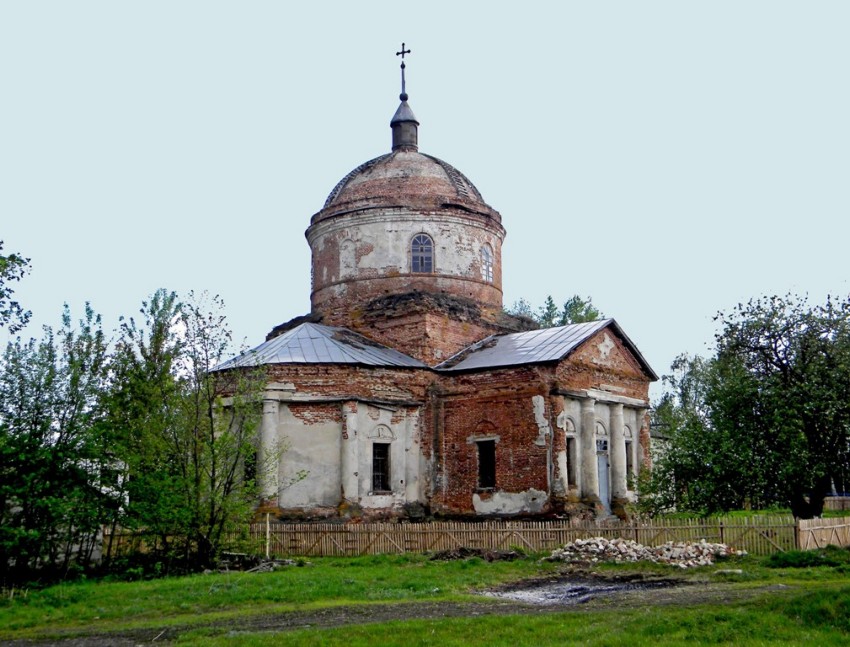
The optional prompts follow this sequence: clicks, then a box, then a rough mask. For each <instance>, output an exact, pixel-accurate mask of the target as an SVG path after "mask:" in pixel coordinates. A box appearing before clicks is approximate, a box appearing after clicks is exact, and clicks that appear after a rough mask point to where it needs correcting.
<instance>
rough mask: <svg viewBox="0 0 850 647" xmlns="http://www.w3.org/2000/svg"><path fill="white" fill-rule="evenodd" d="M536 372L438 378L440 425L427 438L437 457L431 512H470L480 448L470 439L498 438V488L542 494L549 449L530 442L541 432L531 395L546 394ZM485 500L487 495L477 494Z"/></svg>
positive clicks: (522, 370) (519, 370)
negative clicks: (432, 445)
mask: <svg viewBox="0 0 850 647" xmlns="http://www.w3.org/2000/svg"><path fill="white" fill-rule="evenodd" d="M541 377H544V378H545V376H542V375H541V373H540V371H539V370H538V369H537V368H529V367H525V368H512V369H503V370H499V371H493V372H487V373H479V374H464V375H457V376H451V377H442V378H441V379H440V390H441V392H440V396H439V405H440V410H439V412H438V418H439V425H438V427H437V428H436V429H433V428H432V431H434V432H435V436H433V437H432V438H431V440H432V443H433V444H434V445H436V447H435V450H436V451H437V453H438V454H439V456H440V457H441V460H440V465H439V466H438V469H437V471H438V475H437V476H438V478H437V481H438V487H437V488H436V490H435V492H434V496H433V498H432V501H431V505H432V509H433V510H434V511H435V512H439V513H443V514H472V513H474V508H473V504H472V497H473V495H474V494H475V493H476V492H477V491H478V448H477V446H476V445H475V443H474V442H468V441H469V438H470V437H479V436H482V435H486V436H492V435H493V434H495V435H497V436H498V437H499V440H498V443H497V444H496V490H497V491H504V492H524V491H526V490H528V489H530V488H535V489H539V490H543V491H546V489H547V483H546V473H547V465H546V460H547V451H546V447H545V445H544V446H538V445H536V444H535V443H534V441H535V440H536V439H537V438H538V435H539V433H538V432H539V429H538V426H537V422H536V421H535V418H534V410H533V406H532V397H533V396H534V395H544V396H545V395H547V394H548V385H547V381H546V380H545V379H541ZM480 495H481V496H482V497H484V498H486V497H487V494H486V493H483V492H482V493H480Z"/></svg>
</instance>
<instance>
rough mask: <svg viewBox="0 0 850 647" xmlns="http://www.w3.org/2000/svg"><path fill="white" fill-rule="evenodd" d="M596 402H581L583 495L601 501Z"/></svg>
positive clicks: (587, 399) (585, 400) (586, 400)
mask: <svg viewBox="0 0 850 647" xmlns="http://www.w3.org/2000/svg"><path fill="white" fill-rule="evenodd" d="M595 404H596V401H595V400H593V398H586V399H584V400H582V401H581V495H582V498H583V499H589V500H592V501H598V500H599V472H598V468H597V465H596V407H595Z"/></svg>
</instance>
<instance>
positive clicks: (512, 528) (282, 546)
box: [243, 516, 797, 557]
mask: <svg viewBox="0 0 850 647" xmlns="http://www.w3.org/2000/svg"><path fill="white" fill-rule="evenodd" d="M589 537H606V538H609V539H614V538H616V537H622V538H624V539H633V540H634V541H636V542H638V543H640V544H644V545H647V546H656V545H659V544H663V543H665V542H668V541H699V540H700V539H705V540H706V541H710V542H714V543H725V544H728V545H730V546H734V547H735V548H737V549H740V550H746V551H747V552H748V553H752V554H755V555H767V554H770V553H774V552H777V551H785V550H792V549H794V548H795V547H796V541H797V526H796V524H795V522H794V519H793V517H790V516H787V517H784V516H783V517H776V516H771V517H745V518H739V517H725V518H713V519H676V520H663V519H662V520H648V521H640V522H637V521H636V522H631V523H622V522H608V523H604V522H602V523H599V522H595V521H585V522H574V521H573V522H571V521H487V522H449V521H445V522H431V523H363V524H333V523H323V524H314V523H279V522H274V521H271V520H266V521H261V522H258V523H253V524H251V526H250V528H249V529H248V533H247V536H243V539H244V540H247V542H248V544H249V545H250V546H252V547H253V548H255V549H256V550H257V552H261V553H266V554H267V555H269V556H277V557H284V556H350V555H374V554H382V553H406V552H417V553H424V552H435V551H442V550H450V549H454V548H460V547H466V548H480V549H484V550H508V549H511V548H520V549H522V550H524V551H528V552H539V551H546V550H552V549H554V548H557V547H558V546H562V545H564V544H565V543H567V542H570V541H573V540H575V539H583V538H584V539H586V538H589Z"/></svg>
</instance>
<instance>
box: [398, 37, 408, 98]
mask: <svg viewBox="0 0 850 647" xmlns="http://www.w3.org/2000/svg"><path fill="white" fill-rule="evenodd" d="M405 54H410V50H409V49H404V43H402V44H401V51H400V52H396V53H395V55H396V56H401V94H400V95H399V96H398V98H399V99H401V100H402V101H407V90H406V89H405V84H404V68H405V67H406V66H405V64H404V55H405Z"/></svg>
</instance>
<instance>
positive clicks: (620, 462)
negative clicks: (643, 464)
mask: <svg viewBox="0 0 850 647" xmlns="http://www.w3.org/2000/svg"><path fill="white" fill-rule="evenodd" d="M609 451H610V453H611V496H612V498H615V499H625V498H626V436H625V433H624V432H623V405H622V404H612V405H611V445H610V447H609Z"/></svg>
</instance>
